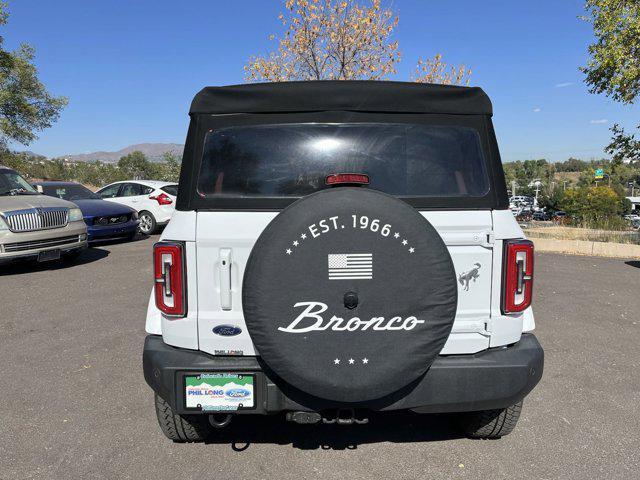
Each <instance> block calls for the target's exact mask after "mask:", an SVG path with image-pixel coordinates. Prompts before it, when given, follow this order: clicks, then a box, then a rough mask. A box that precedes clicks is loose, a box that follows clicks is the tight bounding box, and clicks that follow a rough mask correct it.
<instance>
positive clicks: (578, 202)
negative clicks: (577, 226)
mask: <svg viewBox="0 0 640 480" xmlns="http://www.w3.org/2000/svg"><path fill="white" fill-rule="evenodd" d="M559 206H560V208H561V209H562V210H564V211H566V212H567V213H568V214H569V215H571V216H573V217H574V218H576V219H577V220H578V221H579V222H581V223H583V224H587V225H589V226H602V225H604V224H606V222H608V221H612V220H613V219H619V216H620V214H621V213H622V212H623V211H624V208H625V205H624V202H623V198H621V197H620V195H618V193H616V191H615V190H614V189H613V188H609V187H579V188H569V189H567V190H566V191H565V192H564V196H563V198H562V201H561V202H560V204H559Z"/></svg>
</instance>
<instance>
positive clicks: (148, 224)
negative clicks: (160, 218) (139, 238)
mask: <svg viewBox="0 0 640 480" xmlns="http://www.w3.org/2000/svg"><path fill="white" fill-rule="evenodd" d="M138 218H139V219H140V225H139V226H138V228H139V229H140V231H141V232H142V233H143V234H144V235H151V234H153V233H154V232H155V231H156V228H157V227H158V224H157V222H156V218H155V217H154V216H153V214H152V213H151V212H147V211H146V210H143V211H142V212H140V215H139V217H138Z"/></svg>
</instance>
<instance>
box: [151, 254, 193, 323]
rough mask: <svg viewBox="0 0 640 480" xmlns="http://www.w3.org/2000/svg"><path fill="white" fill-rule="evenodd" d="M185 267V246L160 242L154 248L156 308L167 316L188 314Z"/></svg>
mask: <svg viewBox="0 0 640 480" xmlns="http://www.w3.org/2000/svg"><path fill="white" fill-rule="evenodd" d="M185 266H186V265H185V261H184V246H183V244H181V243H172V242H159V243H156V244H155V245H154V246H153V276H154V290H155V298H156V306H157V307H158V309H159V310H160V311H161V312H163V313H164V314H165V315H168V316H172V317H184V316H185V315H186V313H187V297H186V295H187V285H186V275H185V273H186V272H185V270H186V269H185Z"/></svg>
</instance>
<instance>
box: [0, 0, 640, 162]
mask: <svg viewBox="0 0 640 480" xmlns="http://www.w3.org/2000/svg"><path fill="white" fill-rule="evenodd" d="M9 5H10V14H11V17H10V18H9V24H8V25H7V26H5V27H4V28H3V29H2V35H4V37H5V42H6V46H7V47H8V48H14V47H15V46H17V44H18V43H20V42H28V43H30V44H32V45H33V46H34V47H35V48H36V55H37V57H36V63H37V66H38V69H39V71H40V77H41V80H42V81H43V82H44V83H45V84H46V85H47V87H48V88H49V90H50V91H51V92H53V93H55V94H62V95H66V96H68V97H69V99H70V102H69V106H68V107H67V108H66V109H65V111H64V112H63V114H62V116H61V118H60V120H59V121H58V123H57V124H56V125H55V126H54V127H53V128H51V129H48V130H46V131H44V132H42V133H41V135H40V139H39V140H37V141H35V142H33V143H32V144H31V145H30V146H29V147H27V148H28V149H29V150H32V151H35V152H38V153H41V154H44V155H48V156H56V155H62V154H65V153H83V152H88V151H96V150H118V149H120V148H122V147H125V146H127V145H129V144H132V143H142V142H176V143H183V142H184V137H185V135H186V130H187V124H188V117H187V110H188V107H189V103H190V101H191V98H192V97H193V95H194V94H195V93H196V92H197V91H198V90H199V89H200V88H202V87H203V86H205V85H224V84H232V83H241V82H242V81H243V70H242V67H243V65H244V63H245V62H246V60H247V59H248V58H249V56H251V55H253V54H259V53H265V52H267V51H268V50H269V49H270V48H273V47H274V46H275V42H272V41H269V39H268V36H269V34H271V33H276V34H277V33H278V32H280V24H279V22H278V20H277V15H278V13H279V12H281V11H282V10H283V7H282V4H281V2H280V1H264V0H262V1H258V0H245V1H242V2H229V1H227V2H222V1H214V0H209V1H196V0H190V1H189V2H176V1H165V0H155V1H150V0H137V1H135V2H132V1H122V0H111V1H109V2H91V1H89V2H88V1H86V0H85V1H79V0H77V1H69V0H59V1H56V2H43V1H42V0H12V1H11V0H10V2H9ZM582 5H583V1H577V0H566V1H557V0H555V1H552V0H544V1H542V0H539V1H536V2H523V1H491V0H485V1H482V2H479V1H477V0H475V1H474V0H471V1H466V0H465V1H463V0H458V1H455V2H436V1H427V0H423V1H417V0H394V2H393V6H394V8H395V9H396V10H397V12H398V14H399V16H400V22H399V25H398V27H397V29H396V31H395V37H396V38H397V40H398V41H399V42H400V49H401V51H402V53H403V61H402V63H401V64H400V66H399V68H398V73H397V75H395V76H394V77H393V79H396V80H406V79H408V78H409V75H410V74H411V72H412V71H413V68H414V66H415V62H416V60H417V59H418V57H420V56H423V57H426V56H432V55H434V54H435V53H438V52H441V53H443V55H444V57H445V59H446V60H447V61H449V62H451V63H454V64H458V63H465V64H467V65H469V66H470V67H471V68H472V69H473V75H472V81H471V84H472V85H478V86H481V87H482V88H484V89H485V90H486V92H487V93H488V94H489V96H490V97H491V99H492V101H493V104H494V122H495V127H496V132H497V135H498V141H499V144H500V150H501V153H502V157H503V160H504V161H511V160H517V159H527V158H547V159H550V160H553V161H557V160H564V159H566V158H568V157H569V156H570V155H573V156H577V157H579V158H584V159H591V158H600V157H602V156H603V155H604V154H603V152H602V149H603V147H604V146H605V145H606V144H607V143H608V140H609V138H610V132H609V130H608V129H609V127H610V126H611V125H612V124H613V122H618V123H620V124H622V125H624V126H626V127H627V128H632V127H633V126H634V125H636V124H637V123H639V122H640V109H639V108H638V107H637V106H632V107H629V106H622V105H619V104H616V103H615V102H613V101H611V100H609V99H607V98H606V97H604V96H599V95H592V94H589V93H588V92H587V89H586V87H585V85H584V83H583V82H582V79H583V75H582V74H581V73H580V72H579V70H578V67H579V66H581V65H583V64H584V63H585V61H586V58H587V53H586V52H587V45H588V43H589V42H590V41H591V39H592V32H591V28H590V26H589V25H588V24H586V23H585V22H582V21H580V20H579V19H578V18H577V17H578V16H579V15H581V14H583V10H582Z"/></svg>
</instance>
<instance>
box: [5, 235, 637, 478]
mask: <svg viewBox="0 0 640 480" xmlns="http://www.w3.org/2000/svg"><path fill="white" fill-rule="evenodd" d="M155 239H156V237H152V238H147V239H141V240H138V241H135V242H132V243H119V244H109V245H103V246H100V247H98V248H92V249H90V250H87V251H86V252H85V253H84V254H83V256H82V257H81V258H80V259H79V260H78V262H77V263H76V264H74V265H71V266H65V265H62V264H51V265H30V264H16V265H12V266H3V267H0V305H1V309H0V311H1V312H2V315H1V316H0V478H1V479H22V478H43V479H44V478H47V479H76V478H92V479H95V478H134V479H147V478H149V479H165V478H166V479H175V478H180V479H191V478H193V479H196V478H197V479H209V478H225V479H257V478H279V479H307V478H323V479H338V478H341V479H342V478H349V479H365V478H394V479H395V478H428V479H436V478H464V479H471V478H482V479H494V478H532V479H543V478H545V479H558V478H577V479H591V478H607V479H613V478H625V479H629V478H640V465H639V458H640V454H639V453H638V450H639V448H640V373H639V364H640V262H624V261H620V260H612V259H603V258H591V257H576V256H564V255H552V254H539V255H537V264H536V287H535V303H534V310H535V313H536V321H537V330H536V333H537V335H538V338H539V339H540V341H541V343H542V345H543V346H544V348H545V352H546V361H545V373H544V376H543V379H542V382H541V383H540V384H539V385H538V387H537V388H536V389H535V390H534V391H533V392H532V394H531V395H530V396H529V397H528V398H527V399H526V400H525V404H524V409H523V414H522V417H521V419H520V423H519V425H518V427H517V428H516V430H515V432H514V433H513V434H511V435H509V436H507V437H504V438H502V439H500V440H495V441H480V440H468V439H466V438H462V437H461V436H460V435H459V434H458V433H457V432H456V430H454V429H453V428H452V427H451V424H450V421H449V420H450V419H449V418H447V417H443V416H426V415H423V416H420V415H416V414H388V415H384V416H375V417H373V418H372V419H371V422H370V423H369V424H368V425H363V426H354V427H338V426H327V425H324V426H321V427H318V426H300V425H295V424H287V423H285V422H284V420H283V418H282V417H275V418H255V419H253V420H252V419H251V418H249V417H245V418H243V419H242V421H237V422H236V423H235V425H234V427H233V428H232V429H231V430H229V431H226V432H224V433H222V434H221V435H219V436H218V437H216V438H214V439H213V440H211V441H210V442H208V443H206V444H174V443H172V442H170V441H169V440H167V439H166V438H165V437H164V436H163V435H162V434H161V432H160V430H159V428H158V426H157V423H156V419H155V414H154V410H153V396H152V393H151V390H150V389H149V388H148V387H147V385H146V384H145V382H144V379H143V375H142V368H141V354H142V345H143V340H144V336H145V333H144V317H145V312H146V306H147V300H148V298H149V292H150V288H151V282H150V278H151V261H150V260H151V245H152V243H153V241H154V240H155Z"/></svg>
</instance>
